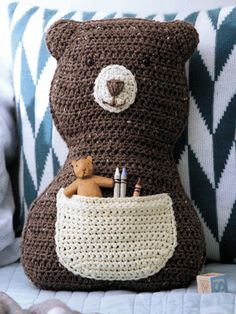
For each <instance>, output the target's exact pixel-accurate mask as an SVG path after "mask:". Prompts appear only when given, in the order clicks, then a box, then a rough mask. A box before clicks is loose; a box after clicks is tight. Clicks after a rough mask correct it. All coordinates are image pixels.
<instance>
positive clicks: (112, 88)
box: [107, 80, 125, 97]
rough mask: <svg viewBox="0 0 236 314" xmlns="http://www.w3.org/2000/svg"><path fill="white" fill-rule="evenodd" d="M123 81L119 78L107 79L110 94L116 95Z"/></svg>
mask: <svg viewBox="0 0 236 314" xmlns="http://www.w3.org/2000/svg"><path fill="white" fill-rule="evenodd" d="M124 85H125V83H124V82H123V81H120V80H109V81H107V88H108V90H109V93H110V94H111V96H113V97H115V96H118V95H119V94H120V93H121V92H122V90H123V89H124Z"/></svg>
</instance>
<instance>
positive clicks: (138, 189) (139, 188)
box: [133, 178, 142, 197]
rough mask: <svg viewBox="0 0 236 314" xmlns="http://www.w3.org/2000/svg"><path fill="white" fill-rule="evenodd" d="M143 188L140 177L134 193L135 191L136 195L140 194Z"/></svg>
mask: <svg viewBox="0 0 236 314" xmlns="http://www.w3.org/2000/svg"><path fill="white" fill-rule="evenodd" d="M141 188H142V185H141V178H138V181H137V182H136V184H135V187H134V193H133V196H134V197H137V196H140V191H141Z"/></svg>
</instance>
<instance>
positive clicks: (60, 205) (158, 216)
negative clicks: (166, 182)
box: [55, 189, 177, 280]
mask: <svg viewBox="0 0 236 314" xmlns="http://www.w3.org/2000/svg"><path fill="white" fill-rule="evenodd" d="M55 241H56V252H57V255H58V258H59V262H60V263H61V264H62V265H63V266H64V267H66V268H67V269H68V270H69V271H71V272H72V273H73V274H75V275H80V276H82V277H87V278H92V279H98V280H99V279H101V280H137V279H141V278H145V277H148V276H151V275H153V274H155V273H157V272H158V271H159V270H160V269H161V268H163V267H164V266H165V265H166V263H167V261H168V260H169V259H170V258H171V257H172V255H173V253H174V250H175V247H176V245H177V232H176V222H175V217H174V211H173V206H172V200H171V198H170V196H169V195H168V194H157V195H152V196H141V197H124V198H97V197H81V196H78V195H74V196H72V197H71V198H67V197H66V196H65V195H64V193H63V189H60V191H59V192H58V194H57V221H56V230H55Z"/></svg>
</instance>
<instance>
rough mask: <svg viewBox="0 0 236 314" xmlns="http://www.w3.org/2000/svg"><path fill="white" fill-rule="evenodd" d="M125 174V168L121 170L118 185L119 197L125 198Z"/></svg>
mask: <svg viewBox="0 0 236 314" xmlns="http://www.w3.org/2000/svg"><path fill="white" fill-rule="evenodd" d="M126 184H127V172H126V169H125V167H124V168H123V169H122V174H121V184H120V197H125V196H126Z"/></svg>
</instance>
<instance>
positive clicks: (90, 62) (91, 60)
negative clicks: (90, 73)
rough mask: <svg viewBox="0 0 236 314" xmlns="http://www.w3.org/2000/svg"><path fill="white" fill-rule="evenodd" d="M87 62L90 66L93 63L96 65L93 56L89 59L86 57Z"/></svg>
mask: <svg viewBox="0 0 236 314" xmlns="http://www.w3.org/2000/svg"><path fill="white" fill-rule="evenodd" d="M85 63H86V64H87V65H88V66H89V67H91V66H92V65H94V63H95V62H94V60H93V59H92V58H88V59H86V60H85Z"/></svg>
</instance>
